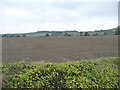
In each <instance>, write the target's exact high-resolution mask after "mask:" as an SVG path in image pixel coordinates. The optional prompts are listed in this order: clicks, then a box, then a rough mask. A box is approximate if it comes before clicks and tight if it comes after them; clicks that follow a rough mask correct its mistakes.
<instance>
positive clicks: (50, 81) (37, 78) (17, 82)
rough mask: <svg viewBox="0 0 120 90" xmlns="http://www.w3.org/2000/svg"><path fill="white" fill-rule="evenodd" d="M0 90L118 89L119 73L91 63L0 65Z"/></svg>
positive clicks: (107, 67)
mask: <svg viewBox="0 0 120 90" xmlns="http://www.w3.org/2000/svg"><path fill="white" fill-rule="evenodd" d="M3 75H5V76H6V78H5V79H4V80H3V85H2V87H3V88H46V89H53V88H55V89H63V88H66V89H70V88H80V89H84V88H93V89H94V88H95V89H99V88H118V71H117V70H114V69H113V68H111V67H109V66H106V65H104V64H103V63H102V64H101V63H96V62H91V61H82V62H81V61H74V62H65V63H58V64H53V63H48V64H26V63H25V62H19V63H16V64H6V65H3Z"/></svg>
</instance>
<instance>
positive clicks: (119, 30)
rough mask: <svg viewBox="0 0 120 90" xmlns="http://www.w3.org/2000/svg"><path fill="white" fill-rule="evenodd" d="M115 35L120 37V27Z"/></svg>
mask: <svg viewBox="0 0 120 90" xmlns="http://www.w3.org/2000/svg"><path fill="white" fill-rule="evenodd" d="M115 35H120V27H118V28H116V30H115Z"/></svg>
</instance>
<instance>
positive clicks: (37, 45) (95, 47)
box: [2, 36, 118, 63]
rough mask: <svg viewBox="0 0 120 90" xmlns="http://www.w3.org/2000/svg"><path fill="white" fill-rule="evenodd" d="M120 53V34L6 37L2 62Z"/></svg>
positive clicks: (67, 59) (37, 60) (101, 55)
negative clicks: (119, 49) (119, 37)
mask: <svg viewBox="0 0 120 90" xmlns="http://www.w3.org/2000/svg"><path fill="white" fill-rule="evenodd" d="M117 55H118V36H82V37H34V38H33V37H31V38H3V39H2V62H3V63H7V62H8V63H9V62H16V61H18V60H26V61H30V62H34V61H35V62H42V61H43V62H51V61H52V62H63V61H69V60H80V59H88V58H89V59H90V58H98V57H109V56H110V57H112V56H117Z"/></svg>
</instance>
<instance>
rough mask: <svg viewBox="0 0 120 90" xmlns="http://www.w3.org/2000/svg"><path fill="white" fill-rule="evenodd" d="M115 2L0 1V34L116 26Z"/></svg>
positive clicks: (116, 0) (70, 0) (68, 0)
mask: <svg viewBox="0 0 120 90" xmlns="http://www.w3.org/2000/svg"><path fill="white" fill-rule="evenodd" d="M45 1H46V2H45ZM78 1H79V2H78ZM99 1H100V0H99ZM118 1H119V0H104V1H103V0H102V1H100V2H98V0H84V1H83V0H67V1H65V0H64V1H63V0H61V1H59V2H58V1H57V2H56V1H53V0H52V1H50V0H49V1H48V0H44V2H43V1H41V0H2V1H1V3H0V19H1V20H0V33H26V32H36V31H42V30H46V31H47V30H48V31H65V30H77V31H94V30H101V29H110V28H114V27H117V26H118Z"/></svg>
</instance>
